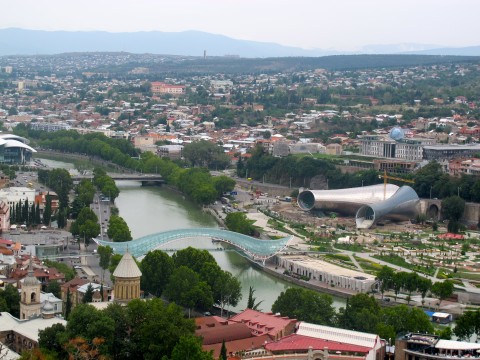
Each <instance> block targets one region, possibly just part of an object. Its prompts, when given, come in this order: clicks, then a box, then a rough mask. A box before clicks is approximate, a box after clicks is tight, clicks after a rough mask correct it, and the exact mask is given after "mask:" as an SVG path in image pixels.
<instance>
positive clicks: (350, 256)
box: [348, 254, 365, 272]
mask: <svg viewBox="0 0 480 360" xmlns="http://www.w3.org/2000/svg"><path fill="white" fill-rule="evenodd" d="M348 257H349V258H350V260H352V262H353V264H354V265H355V266H356V267H357V269H358V270H360V271H361V272H365V271H364V270H363V268H362V267H361V266H360V264H359V263H358V261H357V259H355V256H353V254H348Z"/></svg>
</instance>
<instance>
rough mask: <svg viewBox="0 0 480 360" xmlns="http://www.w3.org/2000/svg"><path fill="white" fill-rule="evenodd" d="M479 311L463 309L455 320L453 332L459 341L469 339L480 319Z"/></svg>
mask: <svg viewBox="0 0 480 360" xmlns="http://www.w3.org/2000/svg"><path fill="white" fill-rule="evenodd" d="M478 314H479V312H478V310H477V311H465V312H464V313H463V314H462V315H461V316H459V317H458V318H457V320H456V325H455V329H454V330H453V333H454V334H455V336H456V337H457V338H458V339H459V340H461V341H469V340H470V338H471V337H472V335H473V334H474V333H475V326H476V325H477V321H478V320H479V319H480V317H479V315H478Z"/></svg>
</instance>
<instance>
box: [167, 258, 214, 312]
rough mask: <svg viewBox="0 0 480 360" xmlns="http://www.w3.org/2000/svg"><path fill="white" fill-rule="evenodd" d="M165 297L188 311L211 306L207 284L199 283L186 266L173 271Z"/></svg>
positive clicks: (197, 277) (211, 297)
mask: <svg viewBox="0 0 480 360" xmlns="http://www.w3.org/2000/svg"><path fill="white" fill-rule="evenodd" d="M165 296H166V297H167V298H168V299H169V300H171V301H174V302H175V303H177V304H178V305H181V306H183V307H186V308H187V309H188V314H189V317H190V311H191V309H192V308H202V309H206V308H210V307H211V306H212V305H213V296H212V291H211V289H210V287H209V286H208V285H207V283H205V282H203V281H200V278H199V276H198V275H197V274H196V273H195V272H194V271H193V270H191V269H189V268H188V267H186V266H180V267H179V268H177V269H175V270H174V271H173V273H172V275H171V276H170V280H169V282H168V285H167V287H166V288H165Z"/></svg>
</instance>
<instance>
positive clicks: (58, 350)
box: [38, 324, 68, 359]
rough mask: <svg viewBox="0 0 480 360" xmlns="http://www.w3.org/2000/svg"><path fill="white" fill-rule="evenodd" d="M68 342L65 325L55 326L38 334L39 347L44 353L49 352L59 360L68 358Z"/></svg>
mask: <svg viewBox="0 0 480 360" xmlns="http://www.w3.org/2000/svg"><path fill="white" fill-rule="evenodd" d="M66 342H67V331H66V328H65V326H63V324H53V325H52V326H50V327H47V328H45V329H43V330H40V331H39V332H38V346H39V347H40V349H42V351H43V352H44V351H47V352H49V353H50V354H51V355H53V356H55V358H57V359H66V358H67V357H68V355H67V353H66V352H65V349H64V344H65V343H66Z"/></svg>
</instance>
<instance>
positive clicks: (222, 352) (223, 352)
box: [218, 339, 227, 360]
mask: <svg viewBox="0 0 480 360" xmlns="http://www.w3.org/2000/svg"><path fill="white" fill-rule="evenodd" d="M218 360H227V346H226V345H225V339H223V341H222V348H221V349H220V356H219V358H218Z"/></svg>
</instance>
